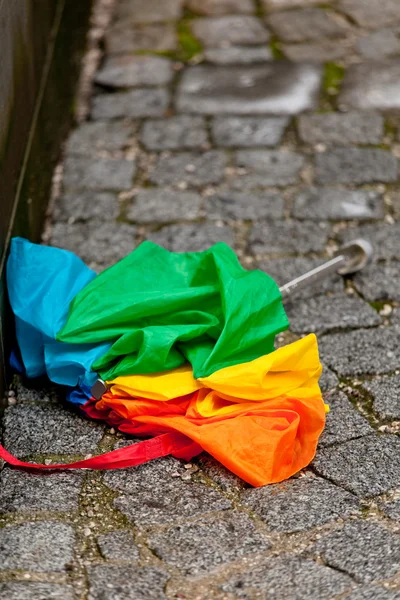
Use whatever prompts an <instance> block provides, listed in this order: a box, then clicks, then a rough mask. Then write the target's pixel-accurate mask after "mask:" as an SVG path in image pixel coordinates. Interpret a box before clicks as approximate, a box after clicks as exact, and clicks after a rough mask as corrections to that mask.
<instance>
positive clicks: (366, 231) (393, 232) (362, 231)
mask: <svg viewBox="0 0 400 600" xmlns="http://www.w3.org/2000/svg"><path fill="white" fill-rule="evenodd" d="M360 237H362V238H365V239H367V240H369V241H370V242H371V244H372V246H373V249H374V253H373V255H372V260H373V261H378V260H382V259H383V260H390V259H392V258H400V223H394V224H393V225H392V224H390V225H389V224H386V223H385V224H383V223H379V224H376V225H372V224H368V225H360V226H359V227H356V228H354V229H353V228H352V229H345V230H343V231H342V232H341V233H339V235H338V239H339V241H340V242H341V243H346V242H349V241H350V240H354V239H356V238H360Z"/></svg>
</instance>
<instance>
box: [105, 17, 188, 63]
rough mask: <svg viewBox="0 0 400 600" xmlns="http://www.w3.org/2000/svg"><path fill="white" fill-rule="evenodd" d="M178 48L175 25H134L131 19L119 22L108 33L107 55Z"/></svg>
mask: <svg viewBox="0 0 400 600" xmlns="http://www.w3.org/2000/svg"><path fill="white" fill-rule="evenodd" d="M176 47H177V39H176V27H175V26H174V23H153V24H152V25H144V26H143V25H134V24H133V23H132V22H131V21H130V20H129V19H127V20H125V21H117V22H116V23H115V25H114V26H112V27H111V28H110V29H109V30H108V31H107V33H106V48H107V54H110V55H111V54H129V53H131V52H138V51H141V50H151V51H153V52H156V51H165V50H175V49H176Z"/></svg>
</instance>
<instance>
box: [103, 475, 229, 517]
mask: <svg viewBox="0 0 400 600" xmlns="http://www.w3.org/2000/svg"><path fill="white" fill-rule="evenodd" d="M157 485H159V489H160V492H161V496H159V497H158V500H156V499H155V497H154V489H153V490H150V491H149V490H147V491H141V492H140V493H138V494H137V495H135V496H121V497H119V498H116V499H115V500H114V506H115V507H116V508H117V509H118V510H120V511H121V512H122V514H124V515H125V516H126V517H127V518H128V519H129V521H131V523H133V524H134V525H135V526H136V527H141V528H143V527H145V528H147V527H151V526H156V527H157V526H159V525H165V524H167V523H168V524H169V523H174V522H176V521H179V520H182V519H187V518H189V517H194V516H197V515H201V514H204V513H208V512H211V511H217V510H218V511H220V510H228V509H229V508H232V505H231V503H230V502H229V501H228V500H226V499H225V498H224V497H223V496H221V494H220V493H219V492H218V491H217V490H213V489H211V488H207V487H206V486H204V485H200V484H195V483H192V484H188V483H184V482H183V481H182V480H180V479H178V478H177V479H176V480H175V483H174V487H173V489H170V487H167V486H163V485H161V484H157Z"/></svg>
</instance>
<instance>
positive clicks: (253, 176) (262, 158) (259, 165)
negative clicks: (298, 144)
mask: <svg viewBox="0 0 400 600" xmlns="http://www.w3.org/2000/svg"><path fill="white" fill-rule="evenodd" d="M236 164H237V166H238V167H242V168H245V169H246V171H247V174H250V177H249V176H248V175H245V176H244V177H242V178H238V179H237V180H235V181H234V184H235V185H238V186H240V187H246V186H247V185H248V186H249V187H255V186H264V187H268V186H286V185H290V184H293V183H297V181H298V179H299V174H300V171H301V169H302V168H303V166H304V156H302V155H301V154H297V153H296V152H289V151H287V150H238V151H237V152H236Z"/></svg>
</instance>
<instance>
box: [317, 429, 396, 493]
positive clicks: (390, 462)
mask: <svg viewBox="0 0 400 600" xmlns="http://www.w3.org/2000/svg"><path fill="white" fill-rule="evenodd" d="M399 450H400V440H399V438H398V437H396V436H394V435H367V436H364V437H361V438H358V439H356V440H350V441H348V442H344V443H342V444H339V445H337V446H330V447H328V448H321V449H320V450H318V451H317V456H316V458H315V459H314V462H313V463H312V466H313V468H314V469H315V471H316V472H317V473H318V474H319V475H321V476H322V477H326V478H327V479H329V480H330V481H332V482H333V483H336V484H337V485H340V486H342V487H344V488H345V489H347V490H349V491H350V492H352V493H353V494H356V495H357V496H359V497H361V498H370V497H373V496H379V495H380V494H383V493H385V492H388V491H389V490H392V489H395V488H397V487H398V486H399V485H400V465H399V461H398V455H399Z"/></svg>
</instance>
